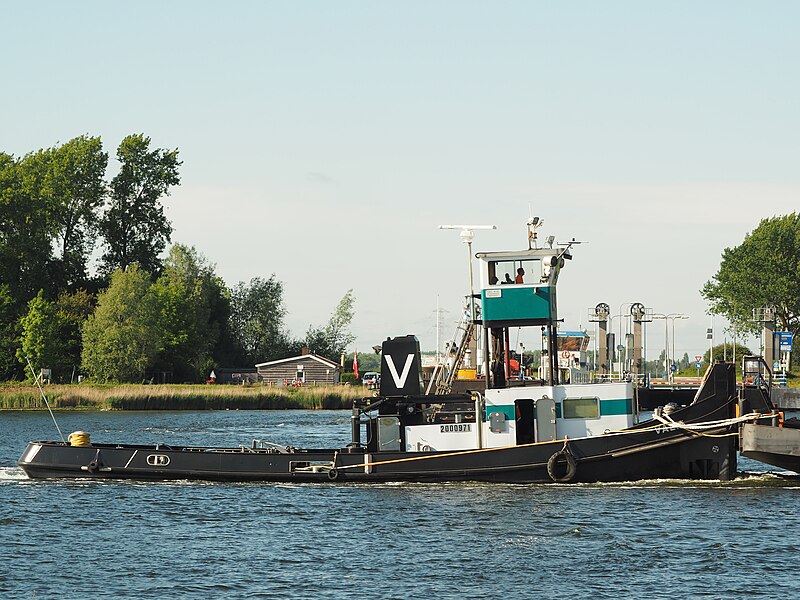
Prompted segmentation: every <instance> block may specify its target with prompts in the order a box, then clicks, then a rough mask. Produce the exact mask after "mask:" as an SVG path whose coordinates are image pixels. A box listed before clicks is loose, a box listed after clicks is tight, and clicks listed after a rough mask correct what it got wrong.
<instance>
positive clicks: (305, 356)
mask: <svg viewBox="0 0 800 600" xmlns="http://www.w3.org/2000/svg"><path fill="white" fill-rule="evenodd" d="M308 358H310V359H312V360H316V361H317V362H319V363H322V364H323V365H325V366H326V367H330V368H331V369H335V368H337V367H338V366H339V365H338V364H337V363H335V362H333V361H332V360H328V359H327V358H323V357H321V356H317V355H316V354H299V355H297V356H290V357H289V358H280V359H278V360H271V361H269V362H263V363H258V364H257V365H256V367H269V366H272V365H279V364H281V363H287V362H291V361H296V360H298V359H299V360H305V359H308Z"/></svg>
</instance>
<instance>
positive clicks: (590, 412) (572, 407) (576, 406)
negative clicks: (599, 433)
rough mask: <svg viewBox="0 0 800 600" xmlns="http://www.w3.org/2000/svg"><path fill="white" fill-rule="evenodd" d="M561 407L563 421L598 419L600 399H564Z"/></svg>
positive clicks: (593, 397) (594, 397)
mask: <svg viewBox="0 0 800 600" xmlns="http://www.w3.org/2000/svg"><path fill="white" fill-rule="evenodd" d="M561 406H562V410H563V414H564V418H565V419H598V418H600V398H598V397H596V396H589V397H584V398H564V400H563V401H562V402H561Z"/></svg>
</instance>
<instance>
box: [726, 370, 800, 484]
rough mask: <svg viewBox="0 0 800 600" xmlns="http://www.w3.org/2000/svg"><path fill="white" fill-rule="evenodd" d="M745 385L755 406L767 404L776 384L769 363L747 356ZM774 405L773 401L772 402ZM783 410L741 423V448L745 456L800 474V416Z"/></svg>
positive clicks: (743, 382) (744, 387) (743, 380)
mask: <svg viewBox="0 0 800 600" xmlns="http://www.w3.org/2000/svg"><path fill="white" fill-rule="evenodd" d="M742 372H743V377H742V386H743V392H744V395H746V396H747V397H749V398H753V399H754V400H753V404H755V405H756V406H758V405H761V406H766V405H767V403H766V401H765V400H764V398H768V397H769V396H770V392H771V389H772V384H773V377H772V372H771V371H770V369H769V367H768V365H766V364H763V363H759V362H757V361H754V360H752V357H746V358H745V359H744V366H743V370H742ZM770 406H771V403H770ZM784 417H785V415H784V413H783V412H779V411H775V410H774V408H773V410H772V413H771V414H765V416H764V418H762V419H759V420H758V421H753V422H748V423H742V425H741V427H740V432H739V437H740V450H741V454H742V456H746V457H747V458H752V459H753V460H757V461H759V462H763V463H766V464H768V465H772V466H775V467H779V468H781V469H786V470H788V471H793V472H794V473H798V474H800V419H798V418H797V417H792V418H790V419H785V418H784Z"/></svg>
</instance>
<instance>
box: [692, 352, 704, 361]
mask: <svg viewBox="0 0 800 600" xmlns="http://www.w3.org/2000/svg"><path fill="white" fill-rule="evenodd" d="M694 359H695V361H697V362H699V363H700V362H703V357H702V356H700V355H699V354H698V355H697V356H695V357H694Z"/></svg>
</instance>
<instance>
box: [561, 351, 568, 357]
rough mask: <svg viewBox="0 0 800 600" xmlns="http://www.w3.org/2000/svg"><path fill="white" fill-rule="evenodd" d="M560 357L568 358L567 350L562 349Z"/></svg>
mask: <svg viewBox="0 0 800 600" xmlns="http://www.w3.org/2000/svg"><path fill="white" fill-rule="evenodd" d="M561 358H569V350H564V351H563V352H562V353H561Z"/></svg>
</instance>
